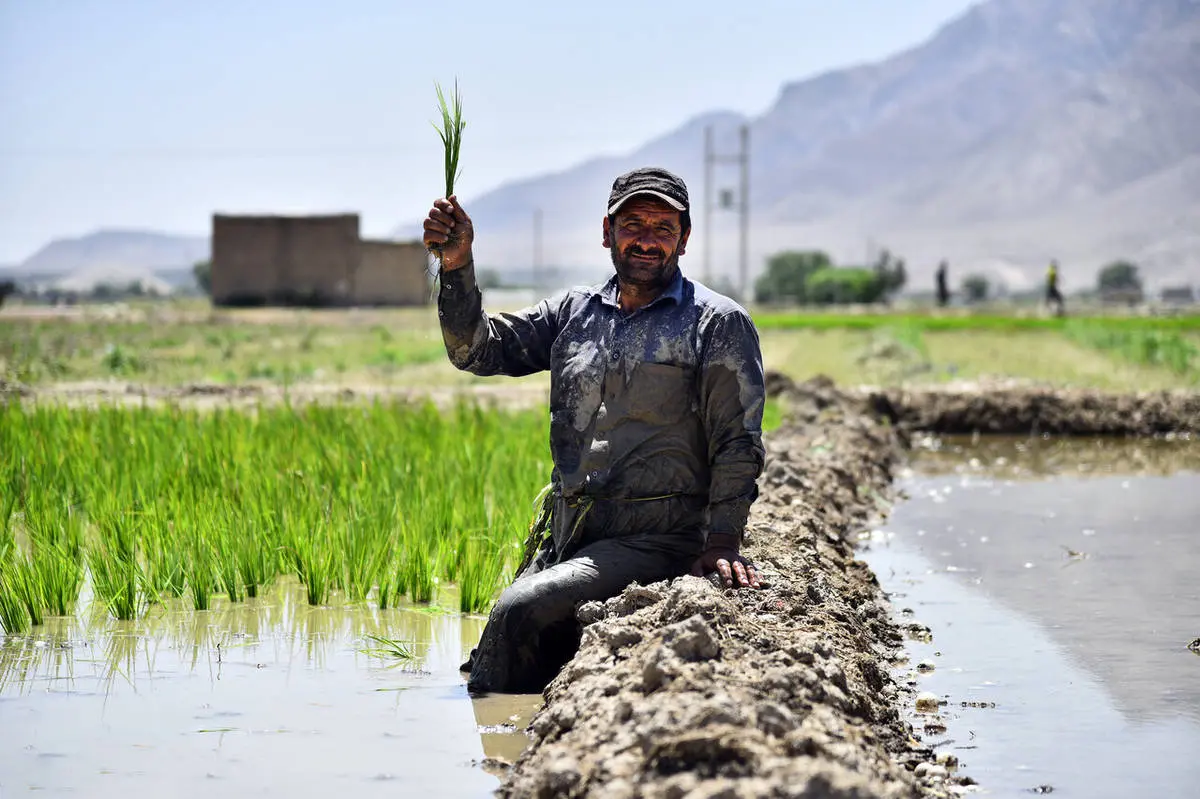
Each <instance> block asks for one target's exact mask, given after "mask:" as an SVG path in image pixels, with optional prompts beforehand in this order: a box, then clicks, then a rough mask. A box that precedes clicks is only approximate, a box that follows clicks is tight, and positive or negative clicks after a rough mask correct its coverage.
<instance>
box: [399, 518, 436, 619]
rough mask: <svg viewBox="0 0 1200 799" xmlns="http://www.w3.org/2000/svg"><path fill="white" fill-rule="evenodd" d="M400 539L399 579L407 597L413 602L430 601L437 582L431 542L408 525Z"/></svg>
mask: <svg viewBox="0 0 1200 799" xmlns="http://www.w3.org/2000/svg"><path fill="white" fill-rule="evenodd" d="M402 541H403V544H402V550H401V551H402V553H403V554H402V555H401V561H400V564H401V565H400V570H401V572H402V575H401V577H400V578H399V579H401V580H403V582H404V585H405V587H406V588H407V589H408V596H409V599H411V600H412V601H413V602H418V603H428V602H432V601H433V596H434V593H435V592H436V590H437V582H438V581H437V576H436V569H435V566H436V564H435V552H434V549H433V544H432V542H431V541H430V539H429V537H428V536H424V535H421V534H420V533H418V532H416V531H415V530H413V529H412V528H410V527H409V528H406V529H405V530H404V534H403V539H402Z"/></svg>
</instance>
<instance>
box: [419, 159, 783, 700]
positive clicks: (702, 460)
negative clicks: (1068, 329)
mask: <svg viewBox="0 0 1200 799" xmlns="http://www.w3.org/2000/svg"><path fill="white" fill-rule="evenodd" d="M604 209H605V214H604V217H603V224H602V228H601V231H599V232H602V233H603V244H604V247H605V249H607V250H609V253H610V256H611V258H612V262H613V267H614V269H615V274H614V275H613V276H612V277H610V278H609V279H608V280H607V281H605V282H603V283H600V284H598V285H595V286H590V287H586V288H575V289H571V290H568V291H564V292H561V293H559V294H557V295H556V296H554V297H552V298H549V299H544V300H542V301H541V302H539V303H538V304H537V305H535V306H533V307H530V308H526V309H525V310H522V311H518V312H516V313H503V314H489V313H487V312H486V311H484V309H483V301H482V297H481V295H480V292H479V288H478V285H477V283H476V278H475V266H474V258H473V254H472V242H473V241H474V238H475V229H474V227H473V225H472V223H471V219H470V217H469V216H467V212H466V211H465V210H464V209H463V207H462V206H461V205H460V204H459V202H458V199H457V198H455V197H449V198H442V199H439V200H436V201H435V202H434V203H433V208H432V209H431V210H430V211H429V215H428V217H427V218H426V219H425V223H424V224H425V236H424V240H425V245H426V247H430V248H440V251H441V270H440V275H439V277H440V281H441V291H440V294H439V296H438V317H439V319H440V320H441V327H442V336H443V338H444V339H445V343H446V352H447V354H448V356H449V358H450V361H451V362H452V363H453V364H454V365H455V366H456V367H458V368H459V369H462V370H464V371H467V372H471V373H473V374H477V375H508V376H521V375H528V374H533V373H535V372H542V371H549V372H550V454H551V457H552V459H553V462H554V469H553V474H552V482H551V486H550V492H549V495H548V497H547V502H546V504H545V505H543V510H546V509H549V517H548V520H547V521H546V528H545V532H544V536H545V537H544V538H543V539H542V541H541V542H540V543H541V546H540V547H539V548H538V549H537V551H536V553H534V552H530V553H528V554H527V561H529V562H528V563H527V564H522V565H523V568H522V569H521V570H520V573H519V574H518V575H517V578H516V580H515V581H514V582H513V584H512V585H510V586H509V587H508V588H507V589H505V591H504V592H503V593H502V594H501V595H500V597H499V599H497V601H496V604H495V605H494V606H493V608H492V611H491V614H490V617H489V618H488V622H487V626H486V627H485V628H484V630H483V633H482V635H481V637H480V641H479V646H478V647H477V648H476V649H475V650H474V651H473V652H472V653H471V659H470V660H469V661H468V662H467V663H466V664H465V665H464V670H466V671H468V672H470V678H469V680H468V683H467V687H468V689H469V690H471V691H472V692H473V693H477V692H486V691H495V692H502V693H535V692H538V691H541V690H542V689H543V688H545V687H546V685H547V684H548V683H549V681H550V680H551V679H553V678H554V675H555V674H556V673H557V672H558V670H559V669H560V668H561V667H562V666H563V665H564V664H565V663H566V662H567V661H568V660H569V659H570V658H571V657H572V656H573V655H574V653H575V649H576V648H577V646H578V642H579V635H580V632H581V631H580V628H579V625H578V622H577V621H576V619H575V611H576V608H577V607H578V606H579V605H580V604H581V603H583V602H587V601H589V600H604V599H608V598H610V597H613V596H615V595H617V594H619V593H620V592H621V591H622V590H624V589H625V588H626V587H627V586H628V585H630V584H631V583H633V582H639V583H642V584H643V585H644V584H646V583H651V582H655V581H657V580H666V579H670V578H673V577H678V576H680V575H684V574H688V573H689V572H691V573H693V574H696V575H705V574H709V573H712V572H716V573H717V574H719V575H720V577H721V580H722V582H723V583H724V585H725V586H726V587H731V588H737V587H742V586H747V587H751V588H757V587H759V585H760V582H759V578H758V575H757V573H756V571H755V568H754V566H753V565H752V564H751V563H750V562H749V561H747V560H746V559H745V558H744V557H742V555H741V554H739V549H740V547H741V544H742V536H743V534H744V532H745V526H746V518H747V515H748V514H749V512H750V506H751V504H752V503H753V502H754V500H755V499H756V497H757V496H758V489H757V486H756V480H757V479H758V477H759V475H760V474H761V473H762V469H763V457H764V450H763V444H762V415H763V403H764V400H765V386H764V375H763V364H762V353H761V351H760V348H759V339H758V332H757V331H756V329H755V327H754V322H753V321H752V320H751V318H750V315H749V314H748V313H747V312H746V311H745V309H743V308H742V307H741V306H740V305H738V304H737V303H735V302H734V301H733V300H731V299H729V298H728V297H726V296H724V295H722V294H719V293H717V292H715V291H713V290H711V289H709V288H707V287H705V286H703V285H701V284H699V283H696V282H695V281H693V280H690V279H689V278H686V277H684V275H683V273H682V272H680V270H679V258H680V256H681V255H683V252H684V249H685V247H686V245H687V242H688V236H689V234H690V233H691V214H690V210H689V202H688V191H687V186H686V185H685V184H684V182H683V181H682V180H681V179H680V178H679V177H677V176H676V175H673V174H671V173H670V172H668V171H666V170H665V169H659V168H644V169H636V170H634V171H632V172H629V173H626V174H624V175H621V176H619V177H618V178H617V179H616V180H615V181H614V182H613V185H612V190H611V193H610V194H609V197H608V202H607V203H606V204H605V205H604ZM477 478H478V476H477V475H463V479H464V480H470V479H477ZM447 490H449V491H453V490H454V487H453V486H447ZM534 540H536V539H534Z"/></svg>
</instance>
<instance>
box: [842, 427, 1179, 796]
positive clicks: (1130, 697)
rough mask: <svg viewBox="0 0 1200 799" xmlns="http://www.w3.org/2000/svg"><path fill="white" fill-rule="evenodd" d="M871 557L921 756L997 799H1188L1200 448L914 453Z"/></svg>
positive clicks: (987, 445) (1020, 445)
mask: <svg viewBox="0 0 1200 799" xmlns="http://www.w3.org/2000/svg"><path fill="white" fill-rule="evenodd" d="M912 467H913V468H912V471H911V472H910V473H909V474H907V475H906V477H905V478H904V479H903V480H902V481H901V487H902V488H904V489H905V490H906V491H907V493H908V495H909V497H910V498H909V499H908V500H907V501H903V502H900V503H899V504H898V505H897V507H896V510H895V513H894V515H893V516H892V518H890V519H889V520H888V521H887V523H886V524H884V525H882V526H881V529H877V530H875V531H873V532H872V533H870V534H869V536H868V537H867V538H868V540H867V541H865V542H864V544H865V547H864V553H865V554H864V559H865V560H866V561H867V562H868V563H869V565H870V566H871V567H872V569H873V570H874V571H875V572H876V574H877V575H878V577H879V579H880V582H881V584H882V585H883V588H884V590H885V591H887V592H888V593H889V594H890V596H891V599H892V602H893V604H894V605H895V607H896V609H897V611H898V613H899V618H898V621H900V622H901V623H902V624H909V625H912V627H911V629H910V634H911V638H912V639H913V640H912V641H911V642H910V644H909V646H908V651H909V657H910V660H909V662H908V663H907V664H905V665H904V666H903V667H902V668H901V669H900V671H899V672H898V676H899V677H900V679H901V680H902V681H905V682H907V683H908V684H909V685H910V686H911V687H913V688H914V689H915V690H916V691H918V692H930V693H932V694H934V695H936V696H937V697H938V700H939V702H940V706H938V707H937V709H936V710H935V711H931V712H926V713H920V714H917V713H913V714H912V715H911V717H910V718H911V720H912V721H913V723H914V726H915V728H916V729H917V730H918V732H919V733H920V734H921V735H922V738H923V742H924V743H925V744H927V745H931V746H934V747H935V748H936V749H937V751H938V752H940V753H946V754H947V755H948V756H951V760H950V762H951V763H953V762H954V759H957V761H958V764H959V771H960V773H965V774H968V775H970V776H971V777H973V778H974V779H975V780H977V781H978V782H979V783H980V785H981V787H982V789H983V791H984V793H985V794H986V795H991V796H1021V795H1028V794H1029V792H1031V791H1032V792H1034V793H1049V792H1050V791H1053V793H1054V794H1055V795H1062V796H1076V797H1124V796H1156V797H1184V796H1192V795H1195V794H1194V791H1195V790H1196V786H1197V785H1200V757H1197V753H1198V752H1200V657H1198V656H1197V654H1195V653H1193V652H1192V651H1189V649H1188V644H1189V642H1191V641H1192V640H1193V639H1195V638H1196V637H1197V636H1200V444H1197V443H1196V442H1195V441H1187V440H1175V441H1139V442H1136V443H1134V442H1122V441H1107V442H1103V441H1095V440H1088V441H1070V440H1062V439H1058V440H1046V439H1032V440H1028V439H1021V440H1017V439H995V438H993V439H984V440H982V441H976V442H971V441H970V440H953V439H948V440H943V441H940V442H938V441H932V440H931V441H926V442H924V446H922V447H919V448H918V452H917V454H916V455H915V458H914V461H913V463H912Z"/></svg>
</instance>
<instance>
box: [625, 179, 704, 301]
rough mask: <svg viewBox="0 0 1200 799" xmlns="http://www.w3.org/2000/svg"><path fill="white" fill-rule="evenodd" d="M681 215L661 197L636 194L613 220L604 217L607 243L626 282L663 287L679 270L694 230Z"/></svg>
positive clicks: (641, 286) (647, 286)
mask: <svg viewBox="0 0 1200 799" xmlns="http://www.w3.org/2000/svg"><path fill="white" fill-rule="evenodd" d="M680 216H681V214H680V213H679V211H676V210H675V209H674V208H672V207H671V206H670V205H668V204H667V203H666V202H664V201H663V200H660V199H658V198H657V197H634V198H633V199H631V200H629V201H628V202H626V203H625V204H624V205H622V206H621V208H620V209H619V210H618V211H617V213H616V216H615V217H614V218H613V221H612V222H611V223H610V221H609V218H608V217H605V218H604V246H605V247H607V248H608V249H609V252H610V253H612V262H613V266H614V267H616V270H617V276H618V277H619V278H620V279H621V282H622V283H626V284H630V285H634V286H638V287H640V288H646V289H662V288H665V287H666V286H667V284H668V283H670V282H671V280H672V278H674V277H675V273H676V272H677V271H679V256H681V255H683V251H684V247H685V245H686V244H687V240H688V236H689V235H690V234H691V231H690V230H688V231H684V230H683V228H682V225H681V223H680Z"/></svg>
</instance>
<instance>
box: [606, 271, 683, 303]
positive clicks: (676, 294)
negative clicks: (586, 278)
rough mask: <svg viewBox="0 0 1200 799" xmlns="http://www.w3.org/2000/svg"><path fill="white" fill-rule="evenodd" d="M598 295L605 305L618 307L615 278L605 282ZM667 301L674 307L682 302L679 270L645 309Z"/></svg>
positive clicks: (681, 279) (681, 277)
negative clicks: (671, 301)
mask: <svg viewBox="0 0 1200 799" xmlns="http://www.w3.org/2000/svg"><path fill="white" fill-rule="evenodd" d="M598 293H599V295H600V299H602V300H604V301H605V302H606V303H607V304H609V305H616V306H619V305H620V303H619V302H617V276H616V275H613V276H612V277H610V278H609V279H608V280H607V281H605V283H604V285H602V286H601V287H600V291H599V292H598ZM668 299H670V300H674V301H675V304H676V305H679V304H681V303H682V302H683V270H681V269H676V270H675V277H674V278H672V279H671V282H670V283H668V284H667V287H666V288H665V289H663V293H662V294H659V295H658V296H657V297H655V298H654V301H653V302H652V303H650V304H649V305H647V306H646V307H647V308H652V307H654V306H655V305H658V304H660V303H661V302H663V301H664V300H668Z"/></svg>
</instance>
